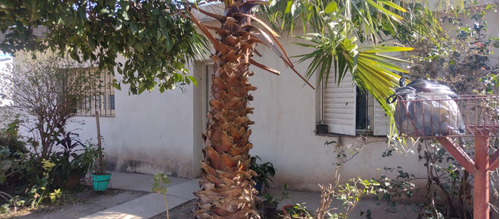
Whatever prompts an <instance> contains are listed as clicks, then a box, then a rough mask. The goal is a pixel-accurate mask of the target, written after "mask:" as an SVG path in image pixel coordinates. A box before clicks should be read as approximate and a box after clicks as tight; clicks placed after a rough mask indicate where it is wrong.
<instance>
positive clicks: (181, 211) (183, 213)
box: [151, 199, 196, 219]
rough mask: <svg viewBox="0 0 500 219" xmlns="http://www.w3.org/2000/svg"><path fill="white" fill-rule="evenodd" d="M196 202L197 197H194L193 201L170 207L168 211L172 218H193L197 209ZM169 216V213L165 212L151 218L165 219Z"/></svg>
mask: <svg viewBox="0 0 500 219" xmlns="http://www.w3.org/2000/svg"><path fill="white" fill-rule="evenodd" d="M195 204H196V199H193V200H191V201H188V202H186V203H184V204H182V205H179V206H177V207H175V208H173V209H170V210H169V211H168V213H169V214H168V215H169V216H170V218H171V219H189V218H193V213H194V209H195V207H196V206H195ZM165 218H167V213H166V212H163V213H161V214H158V215H156V216H154V217H152V218H151V219H165Z"/></svg>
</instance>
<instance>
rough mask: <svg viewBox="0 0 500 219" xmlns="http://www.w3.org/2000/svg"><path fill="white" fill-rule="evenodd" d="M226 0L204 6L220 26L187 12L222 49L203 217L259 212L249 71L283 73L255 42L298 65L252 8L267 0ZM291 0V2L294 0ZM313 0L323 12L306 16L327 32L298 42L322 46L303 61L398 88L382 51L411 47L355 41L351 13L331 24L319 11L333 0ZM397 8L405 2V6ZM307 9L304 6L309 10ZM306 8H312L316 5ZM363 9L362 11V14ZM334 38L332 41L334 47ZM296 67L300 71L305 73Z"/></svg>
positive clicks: (383, 91)
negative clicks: (212, 9) (217, 8)
mask: <svg viewBox="0 0 500 219" xmlns="http://www.w3.org/2000/svg"><path fill="white" fill-rule="evenodd" d="M370 2H371V1H370ZM224 3H225V12H224V15H216V14H212V13H209V12H207V11H204V10H203V9H198V10H199V11H200V12H201V13H203V14H205V15H207V16H210V17H213V18H215V19H216V20H218V21H219V22H220V23H221V27H210V26H206V25H204V24H202V23H200V22H199V21H198V20H197V19H196V17H195V16H193V15H192V14H191V13H190V12H188V13H189V15H190V18H191V20H192V21H193V22H194V23H195V24H196V25H197V26H198V28H199V29H200V30H201V31H202V32H203V33H204V35H205V36H206V37H207V38H208V40H209V41H210V42H211V43H212V44H213V46H214V48H215V51H216V53H215V54H214V55H212V56H211V59H212V60H213V61H214V75H213V76H212V81H213V85H212V88H211V92H212V95H213V99H212V100H211V101H210V106H211V110H210V112H209V115H208V119H209V120H208V127H207V130H208V131H207V133H205V134H204V140H205V148H204V152H205V158H204V160H203V161H202V168H203V180H202V182H201V189H202V190H201V191H199V192H197V193H196V195H197V196H198V197H199V206H200V209H199V210H198V211H197V212H196V215H197V216H199V217H200V218H211V217H216V218H217V217H224V218H244V217H247V218H254V217H258V212H257V211H256V210H255V202H254V197H253V194H254V192H253V185H254V182H252V181H251V177H252V174H254V173H253V172H252V171H250V170H249V162H250V156H249V150H250V149H251V148H252V144H251V143H249V141H248V140H249V136H250V134H251V130H250V129H249V125H251V124H253V122H252V121H250V120H249V119H248V114H249V113H252V111H253V109H252V108H249V107H247V103H248V101H250V100H252V99H253V98H252V96H251V95H249V94H248V92H249V91H253V90H255V89H256V88H255V87H253V86H251V85H250V84H249V83H248V77H249V76H251V75H252V74H253V73H252V72H250V71H249V66H250V65H251V64H252V65H255V66H257V67H259V68H262V69H265V70H267V71H270V72H272V73H278V72H277V71H276V70H273V69H271V68H270V67H268V66H264V65H262V64H260V63H257V62H256V61H254V60H253V59H252V56H253V55H254V52H255V50H254V48H255V44H258V43H260V44H263V45H265V46H267V47H269V48H271V49H272V50H273V51H275V52H276V53H277V55H278V56H279V57H281V58H282V59H283V61H284V62H285V64H286V65H287V66H288V67H290V68H291V69H292V70H294V71H295V69H294V68H293V64H292V62H291V61H290V59H289V58H288V56H287V55H286V53H285V51H284V50H283V48H282V47H281V46H280V44H279V42H278V41H276V38H275V37H276V36H277V34H276V33H275V32H274V31H272V30H271V29H270V28H269V27H268V26H267V25H266V24H265V23H264V22H262V21H261V20H259V19H258V18H257V17H255V16H253V15H251V12H252V10H251V9H252V8H253V7H254V6H257V5H258V4H262V3H263V2H262V1H225V2H224ZM287 3H288V5H289V3H290V1H288V2H287ZM303 3H304V6H306V7H307V5H305V4H309V3H310V2H306V1H304V2H303ZM315 3H316V4H317V5H316V6H317V7H316V8H319V9H318V10H320V11H315V12H319V13H317V14H316V15H318V16H317V19H316V20H312V19H311V20H308V21H307V22H309V23H310V24H314V25H315V27H317V28H313V31H316V32H319V31H321V33H316V34H314V35H313V38H305V39H308V40H310V41H312V42H313V43H315V44H311V45H309V44H300V45H303V46H307V47H313V48H316V50H315V51H314V52H313V53H311V54H306V55H304V56H303V58H302V59H301V61H305V60H307V59H313V61H312V63H311V65H310V66H309V69H308V72H307V74H306V76H308V77H311V76H312V75H313V74H315V73H316V70H317V69H318V68H320V72H319V78H320V79H321V78H323V75H326V78H328V74H329V70H330V67H331V66H332V63H333V65H334V66H335V68H338V70H337V71H335V72H339V73H340V74H339V75H338V76H337V75H336V76H335V77H336V78H338V80H340V79H342V78H343V77H344V76H345V74H346V72H347V70H350V71H351V72H354V73H355V74H354V78H355V80H356V82H357V83H358V84H360V85H361V86H362V87H363V88H366V89H367V90H368V91H370V92H371V93H372V94H373V95H374V96H375V97H376V98H377V99H378V100H379V102H382V101H380V100H385V98H387V97H388V96H389V95H390V94H391V93H392V91H391V88H393V87H396V85H397V82H398V80H399V76H398V75H395V74H394V73H392V72H390V71H389V70H391V69H392V70H399V71H403V70H402V69H400V68H399V67H397V66H395V65H393V64H390V63H389V62H387V60H391V59H394V58H391V57H388V56H380V55H378V54H377V53H379V52H396V51H404V50H408V49H406V48H398V47H386V48H384V47H376V48H370V49H357V46H356V44H355V43H356V42H355V39H353V38H351V39H349V38H347V36H348V35H349V32H347V30H348V29H349V30H350V29H351V27H350V26H352V25H348V23H349V22H348V21H350V19H349V18H347V19H345V18H344V20H345V24H342V25H339V26H338V27H332V28H333V29H337V31H334V30H332V29H328V27H329V26H328V22H329V20H328V19H330V20H331V19H332V18H335V17H334V16H329V15H326V16H320V15H321V14H323V15H324V14H325V13H324V12H325V10H331V12H334V11H337V10H338V9H331V7H332V6H331V5H332V3H330V4H329V5H327V6H326V7H327V9H324V8H321V6H322V4H320V3H321V2H319V1H318V2H315ZM333 3H335V2H333ZM292 4H293V3H292ZM377 6H378V3H375V7H376V8H379V7H377ZM394 6H396V5H394ZM306 7H305V8H306ZM328 7H329V8H328ZM309 8H310V7H309ZM380 8H381V9H379V12H383V13H387V14H390V15H393V14H394V13H392V12H390V11H388V10H386V9H384V8H383V7H380ZM396 8H397V9H400V7H396ZM321 10H322V11H321ZM403 10H404V9H403ZM281 11H283V10H281ZM285 11H289V10H285ZM268 12H269V11H268ZM304 12H306V11H305V10H304ZM327 12H328V11H327ZM331 12H330V13H331ZM307 14H309V15H310V12H307V13H306V15H307ZM357 16H358V17H362V16H364V15H362V14H358V15H357ZM358 19H359V18H358ZM292 20H293V19H292ZM396 20H397V21H400V20H399V19H396ZM251 21H256V22H258V23H259V24H261V26H262V27H263V28H259V27H257V26H254V25H252V24H251ZM366 25H368V24H366ZM290 26H291V25H290ZM292 28H293V27H292ZM209 29H211V30H214V31H215V32H216V33H217V34H219V35H220V37H219V40H216V39H215V37H213V36H212V34H211V33H210V32H209ZM338 29H345V31H343V32H342V31H341V32H339V31H338ZM371 33H373V34H371V36H372V37H373V39H376V35H375V33H376V32H375V31H373V32H371ZM332 45H334V46H333V47H332ZM368 63H370V64H368ZM372 63H378V64H376V65H374V64H372ZM295 72H296V71H295ZM296 73H297V72H296ZM297 74H298V73H297ZM298 75H299V76H300V74H298ZM311 87H312V86H311ZM384 103H385V101H384ZM384 106H387V105H384ZM385 108H386V110H388V111H390V110H391V108H390V107H385Z"/></svg>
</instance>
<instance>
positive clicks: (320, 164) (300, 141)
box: [250, 37, 425, 190]
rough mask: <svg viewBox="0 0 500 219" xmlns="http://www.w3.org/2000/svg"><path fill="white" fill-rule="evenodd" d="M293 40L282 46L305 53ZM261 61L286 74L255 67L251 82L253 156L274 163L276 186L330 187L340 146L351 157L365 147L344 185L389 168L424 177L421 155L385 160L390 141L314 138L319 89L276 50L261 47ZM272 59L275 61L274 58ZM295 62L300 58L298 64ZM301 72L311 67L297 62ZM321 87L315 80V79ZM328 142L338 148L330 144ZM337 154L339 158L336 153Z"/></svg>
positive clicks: (346, 169)
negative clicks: (396, 168)
mask: <svg viewBox="0 0 500 219" xmlns="http://www.w3.org/2000/svg"><path fill="white" fill-rule="evenodd" d="M291 40H295V39H292V38H290V37H284V38H283V39H282V41H281V42H282V43H283V46H284V47H285V48H286V49H287V52H288V54H289V55H290V56H295V55H300V54H303V53H305V52H306V51H304V48H302V47H298V46H296V45H294V44H292V43H290V42H289V41H291ZM259 52H260V53H262V55H263V57H262V58H256V60H257V61H259V62H261V63H263V64H266V65H269V66H273V67H275V68H277V69H278V70H280V71H281V75H280V76H275V75H273V74H270V73H267V72H264V71H262V70H260V69H258V68H253V69H254V71H255V72H256V74H255V76H253V77H252V78H251V79H250V82H251V83H252V84H253V85H254V86H256V87H257V88H258V89H257V90H256V91H255V92H253V95H254V99H255V100H254V101H252V102H251V103H250V106H252V107H255V110H254V111H255V113H254V115H252V116H251V119H253V120H254V121H255V125H254V126H253V127H252V130H253V132H252V136H251V142H252V143H253V145H254V149H253V150H252V151H251V154H252V155H259V156H260V157H261V158H262V159H263V161H271V162H272V163H273V164H274V166H275V168H276V170H277V173H276V176H275V177H274V180H273V181H274V186H275V187H281V186H282V185H283V184H285V183H286V184H287V186H288V188H291V189H300V190H318V189H319V187H318V183H328V182H332V180H333V171H334V169H335V165H334V164H333V163H339V162H342V160H341V159H337V153H338V152H339V151H340V150H341V148H342V147H341V146H343V147H344V148H346V147H347V146H349V148H346V149H345V153H346V155H347V157H350V149H353V150H354V149H355V148H359V147H362V146H363V145H366V146H365V147H364V148H363V149H362V150H361V152H360V153H359V154H358V155H356V156H355V157H354V158H353V159H352V160H350V161H348V162H346V163H345V164H344V165H343V167H342V168H341V169H340V171H339V173H340V175H341V180H342V181H343V182H345V181H347V180H348V179H349V178H352V177H358V176H359V177H362V178H371V177H375V178H378V177H379V176H380V175H381V174H382V172H381V171H378V170H382V171H383V168H384V167H386V166H387V167H394V168H395V167H397V166H401V167H403V169H404V170H405V171H408V172H412V173H414V174H416V175H417V176H423V174H424V173H425V172H424V169H423V165H422V164H420V163H419V162H418V157H417V156H416V155H402V154H394V156H393V157H391V158H382V153H383V152H384V151H385V150H386V149H387V148H388V144H387V142H386V138H385V137H384V138H375V137H369V138H360V137H347V136H344V137H328V136H318V135H316V134H315V126H316V122H317V111H318V110H319V109H318V108H317V107H318V106H317V98H316V92H317V91H316V90H313V89H311V88H310V87H308V86H304V82H303V81H302V80H301V79H300V78H299V77H298V76H296V75H295V74H294V73H293V72H292V71H291V70H290V69H288V68H286V67H285V66H284V64H282V62H281V60H280V59H279V58H278V57H277V56H276V55H274V53H272V52H271V51H269V50H267V49H264V48H263V47H259ZM269 57H272V58H269ZM295 60H296V59H295ZM295 65H296V69H297V70H298V71H299V72H301V73H302V72H305V69H306V65H304V64H298V63H296V64H295ZM311 82H312V84H313V85H316V82H315V80H311ZM326 141H335V142H337V143H335V144H330V145H325V142H326ZM335 151H337V153H336V152H335Z"/></svg>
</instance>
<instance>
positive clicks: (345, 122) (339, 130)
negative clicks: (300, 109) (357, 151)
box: [323, 73, 356, 136]
mask: <svg viewBox="0 0 500 219" xmlns="http://www.w3.org/2000/svg"><path fill="white" fill-rule="evenodd" d="M323 122H324V123H325V124H327V125H328V130H329V132H330V133H335V134H343V135H352V136H354V135H356V125H355V124H356V88H355V85H354V84H353V81H352V76H351V74H350V73H347V75H346V77H345V78H344V79H343V80H342V81H341V82H340V85H337V83H336V82H335V81H334V80H333V79H330V80H328V85H327V87H326V89H324V90H323Z"/></svg>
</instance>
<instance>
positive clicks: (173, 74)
mask: <svg viewBox="0 0 500 219" xmlns="http://www.w3.org/2000/svg"><path fill="white" fill-rule="evenodd" d="M182 10H183V9H182V8H181V7H180V6H179V5H178V4H176V3H175V1H128V0H90V1H69V0H64V1H56V0H48V1H28V0H25V1H17V0H7V1H2V3H0V31H1V32H2V33H3V34H4V35H5V36H4V37H3V39H2V41H0V50H1V51H4V52H8V53H14V52H16V51H19V50H21V49H28V50H40V51H43V50H45V49H47V48H50V49H51V50H53V51H58V52H59V53H60V54H62V55H64V54H68V55H69V56H71V58H73V59H74V60H77V61H91V62H97V63H98V65H99V67H100V68H101V69H105V68H107V69H109V70H110V72H115V71H113V68H114V67H116V68H117V72H118V73H120V74H122V75H123V80H122V81H121V82H123V83H126V84H130V92H131V93H133V94H138V93H141V92H143V91H145V90H152V89H153V88H154V87H155V86H156V85H157V86H158V88H159V90H160V91H161V92H163V91H164V90H167V89H173V88H175V85H177V84H184V83H187V84H189V83H191V82H193V81H194V78H193V77H192V76H190V75H188V71H187V69H186V67H185V64H186V63H187V62H188V61H189V60H192V59H193V58H195V56H196V55H199V54H201V53H202V48H203V42H204V40H203V38H202V37H201V36H200V35H198V34H197V33H196V31H195V28H194V27H193V25H192V23H191V21H190V20H189V19H186V18H184V17H182V16H179V14H180V13H183V12H182ZM0 39H1V38H0ZM119 54H122V55H123V57H124V58H125V61H124V62H119V61H117V58H118V55H119ZM116 85H117V87H119V83H117V84H116Z"/></svg>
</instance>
